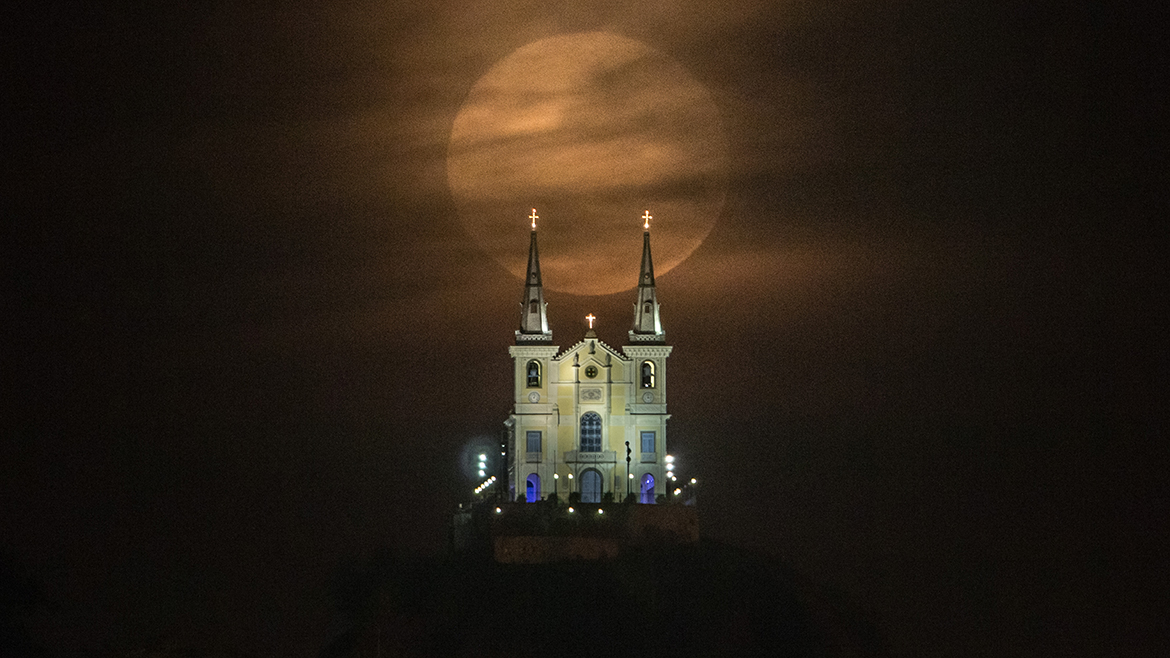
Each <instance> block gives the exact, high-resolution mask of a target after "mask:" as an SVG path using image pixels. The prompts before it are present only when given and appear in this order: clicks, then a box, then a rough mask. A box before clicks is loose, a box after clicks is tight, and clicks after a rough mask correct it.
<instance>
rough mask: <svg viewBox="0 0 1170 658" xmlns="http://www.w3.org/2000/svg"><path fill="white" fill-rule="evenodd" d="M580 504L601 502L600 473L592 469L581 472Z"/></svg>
mask: <svg viewBox="0 0 1170 658" xmlns="http://www.w3.org/2000/svg"><path fill="white" fill-rule="evenodd" d="M581 502H583V503H600V502H601V473H598V472H597V471H595V470H593V469H592V468H590V469H586V470H585V471H582V472H581Z"/></svg>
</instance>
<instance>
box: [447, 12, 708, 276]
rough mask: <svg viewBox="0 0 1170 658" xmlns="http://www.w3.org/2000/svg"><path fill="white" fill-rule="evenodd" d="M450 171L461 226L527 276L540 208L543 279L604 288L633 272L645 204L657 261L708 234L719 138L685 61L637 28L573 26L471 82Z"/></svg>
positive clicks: (671, 261) (685, 252)
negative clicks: (633, 33) (625, 33)
mask: <svg viewBox="0 0 1170 658" xmlns="http://www.w3.org/2000/svg"><path fill="white" fill-rule="evenodd" d="M447 179H448V183H449V184H450V186H451V191H452V193H453V195H454V198H455V203H456V205H457V207H458V210H459V217H460V220H461V221H462V223H463V225H464V227H465V228H466V229H467V231H468V233H470V234H471V236H472V237H473V238H474V239H475V240H476V242H477V243H478V244H479V245H480V247H481V248H483V249H484V250H485V251H486V252H487V253H488V254H490V255H491V256H492V258H494V259H495V260H496V261H497V262H499V263H500V264H501V265H502V266H503V267H505V268H506V269H507V270H508V271H509V272H511V273H512V274H514V275H515V276H517V277H519V278H521V279H523V278H524V274H525V267H526V265H527V257H528V235H527V234H528V231H529V226H530V224H529V221H530V220H529V219H528V215H529V214H530V213H531V210H532V208H536V211H537V214H538V215H539V216H540V219H538V220H537V229H538V235H539V239H540V264H541V270H542V274H543V280H544V285H545V287H546V288H548V289H552V290H558V291H563V292H568V293H572V294H579V295H604V294H610V293H615V292H620V291H623V290H628V289H630V288H633V287H634V286H635V285H637V283H638V265H639V262H640V258H641V253H642V239H641V233H642V219H641V217H642V214H643V212H645V211H646V210H649V211H650V214H651V215H653V217H654V219H653V220H651V227H650V229H651V234H652V236H653V246H654V270H655V274H656V275H662V274H665V273H666V272H668V271H670V269H671V268H673V267H674V266H676V265H678V264H679V263H681V262H682V261H683V260H685V259H686V258H687V257H688V256H690V254H691V253H692V252H693V251H694V250H695V249H696V248H697V247H698V246H699V245H700V244H701V243H702V242H703V239H704V238H706V237H707V234H708V233H709V232H710V231H711V228H712V227H713V226H714V224H715V220H716V219H717V218H718V216H719V212H720V210H721V209H722V207H723V201H724V197H725V196H726V191H727V139H726V137H725V135H724V132H723V128H722V125H721V122H720V120H719V112H718V109H717V107H716V106H715V103H714V102H713V101H712V99H711V96H710V94H708V93H707V90H706V89H705V88H704V87H703V86H702V85H701V84H699V83H698V82H697V81H695V80H694V78H692V77H691V76H690V75H689V74H688V73H687V71H685V70H684V69H683V67H682V66H680V65H679V64H677V63H676V62H674V61H673V60H671V59H670V58H668V57H666V56H665V55H663V54H662V53H660V52H658V51H657V50H654V49H653V48H650V47H649V46H647V45H645V44H643V43H641V42H639V41H635V40H633V39H628V38H625V37H621V36H618V35H615V34H610V33H605V32H593V33H584V34H572V35H566V36H558V37H552V38H549V39H543V40H541V41H537V42H534V43H531V44H529V45H527V46H524V47H522V48H520V49H519V50H516V51H514V52H513V53H512V54H510V55H509V56H507V57H506V58H504V59H503V60H501V61H500V62H499V63H497V64H496V65H495V66H494V67H492V68H491V69H490V70H489V71H488V72H487V74H485V75H484V76H483V77H482V78H480V79H479V81H478V82H476V84H475V85H474V86H473V87H472V88H471V91H470V93H469V94H468V96H467V100H466V101H465V102H464V103H463V105H462V107H461V108H460V110H459V113H458V114H457V115H456V117H455V123H454V125H453V127H452V130H451V140H450V143H449V145H448V155H447Z"/></svg>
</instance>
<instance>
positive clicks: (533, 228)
mask: <svg viewBox="0 0 1170 658" xmlns="http://www.w3.org/2000/svg"><path fill="white" fill-rule="evenodd" d="M528 219H531V220H532V230H533V231H535V230H536V220H538V219H540V216H539V215H537V214H536V208H533V209H532V214H531V215H529V216H528Z"/></svg>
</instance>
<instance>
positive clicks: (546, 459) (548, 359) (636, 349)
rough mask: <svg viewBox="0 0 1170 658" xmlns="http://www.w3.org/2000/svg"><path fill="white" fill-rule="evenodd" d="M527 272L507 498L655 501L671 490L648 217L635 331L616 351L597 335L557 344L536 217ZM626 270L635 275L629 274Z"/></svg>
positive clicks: (665, 351) (515, 355) (514, 349)
mask: <svg viewBox="0 0 1170 658" xmlns="http://www.w3.org/2000/svg"><path fill="white" fill-rule="evenodd" d="M530 219H532V233H531V237H530V241H529V247H528V270H527V278H526V281H525V284H524V297H523V298H522V300H521V309H520V328H519V329H517V330H516V343H515V345H512V346H510V347H509V348H508V351H509V353H510V354H511V356H512V361H513V382H514V383H513V408H512V413H511V414H510V415H509V417H508V420H507V421H506V422H505V427H506V430H507V453H508V464H507V467H508V475H507V478H508V482H507V487H508V490H507V493H508V498H509V499H511V500H516V501H520V500H523V501H527V502H535V501H538V500H541V499H544V498H547V497H548V496H549V495H550V494H552V493H556V494H557V497H558V498H560V499H562V500H564V499H565V498H566V497H568V496H570V495H571V494H573V493H577V494H579V495H580V497H581V502H584V503H600V502H602V501H603V500H605V499H608V498H609V497H610V496H612V498H613V500H615V501H621V500H624V499H625V498H626V497H627V495H633V496H634V497H635V499H636V500H637V502H639V503H646V504H651V503H655V502H657V501H659V500H661V498H660V496H663V495H665V494H666V493H667V492H668V490H669V488H668V487H667V486H666V484H667V483H666V482H665V478H666V477H668V475H667V472H668V471H670V470H671V469H670V465H669V464H668V463H667V461H668V458H667V450H666V421H667V420H669V419H670V415H669V414H667V413H666V384H667V367H666V361H667V358H668V357H669V356H670V351H671V347H670V346H669V345H667V344H666V333H665V332H664V331H663V329H662V319H661V317H660V313H659V304H658V295H657V292H656V290H655V286H654V263H653V260H652V258H651V256H650V219H651V217H650V213H649V211H647V212H646V214H645V215H643V217H642V219H643V220H644V224H643V228H644V233H643V234H642V262H641V270H640V272H639V274H638V288H637V298H636V300H635V301H636V304H635V306H634V313H633V326H632V328H631V329H630V331H629V338H628V339H627V344H626V345H624V346H622V348H621V349H620V351H619V350H617V349H614V348H613V347H610V346H609V345H606V344H605V343H603V342H601V341H600V340H598V338H597V334H596V333H594V331H593V319H594V318H593V317H592V315H590V316H588V317H587V318H586V319H587V320H588V321H589V330H588V331H587V332H586V333H585V336H584V338H583V339H582V340H580V341H579V342H577V343H576V344H575V345H573V346H572V347H570V348H568V349H567V350H565V351H563V352H562V351H561V350H560V347H558V346H556V345H553V334H552V329H551V328H550V327H549V323H548V311H547V304H546V303H545V301H544V290H543V286H542V283H541V277H540V254H539V252H538V249H537V244H536V220H537V219H538V217H537V215H536V211H535V210H533V211H532V215H531V217H530ZM631 269H632V268H631Z"/></svg>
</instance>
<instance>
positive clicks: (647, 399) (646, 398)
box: [642, 391, 654, 404]
mask: <svg viewBox="0 0 1170 658" xmlns="http://www.w3.org/2000/svg"><path fill="white" fill-rule="evenodd" d="M653 401H654V394H653V393H651V392H650V391H646V392H645V393H643V394H642V402H645V403H646V404H650V403H651V402H653Z"/></svg>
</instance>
